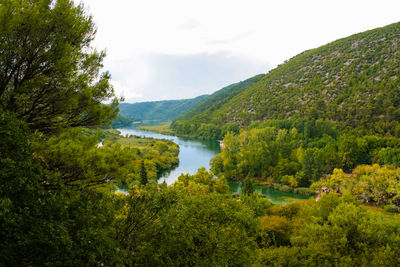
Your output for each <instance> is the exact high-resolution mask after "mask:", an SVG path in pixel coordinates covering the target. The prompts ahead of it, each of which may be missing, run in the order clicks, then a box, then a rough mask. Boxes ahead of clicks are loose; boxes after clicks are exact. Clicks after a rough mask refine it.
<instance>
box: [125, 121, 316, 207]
mask: <svg viewBox="0 0 400 267" xmlns="http://www.w3.org/2000/svg"><path fill="white" fill-rule="evenodd" d="M118 131H120V132H121V135H124V136H125V135H136V136H141V137H150V138H157V139H168V140H171V141H173V142H175V143H176V144H178V145H179V165H178V166H177V167H176V168H175V169H173V170H172V171H170V172H168V173H165V174H164V175H163V176H162V177H160V179H159V180H158V182H159V183H163V182H164V181H165V182H166V183H167V184H168V185H170V184H173V183H174V182H175V181H176V180H177V179H178V176H179V175H181V174H182V173H189V174H195V173H196V172H197V170H198V169H199V168H200V167H203V166H204V167H206V169H207V170H209V168H210V160H211V158H213V157H214V156H215V155H217V154H218V153H220V152H221V148H220V146H219V142H217V141H204V140H197V139H190V138H183V137H177V136H172V135H164V134H159V133H154V132H148V131H143V130H139V129H137V128H136V127H135V126H132V127H130V128H121V129H118ZM228 184H229V187H230V192H231V193H240V192H241V186H242V184H241V183H240V182H228ZM122 190H124V189H122ZM254 190H256V191H258V192H259V193H261V194H263V195H265V196H266V197H267V198H268V199H270V200H271V201H272V202H274V203H276V204H286V203H290V202H292V201H294V200H296V199H307V198H309V197H306V196H301V195H297V194H291V193H285V192H281V191H278V190H274V189H271V188H266V187H265V186H262V185H260V186H255V187H254ZM124 191H125V190H124Z"/></svg>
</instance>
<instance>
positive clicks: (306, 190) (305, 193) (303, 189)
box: [293, 187, 316, 196]
mask: <svg viewBox="0 0 400 267" xmlns="http://www.w3.org/2000/svg"><path fill="white" fill-rule="evenodd" d="M293 193H295V194H298V195H303V196H315V195H316V193H315V192H314V191H313V190H311V189H310V188H307V187H298V188H295V189H294V190H293Z"/></svg>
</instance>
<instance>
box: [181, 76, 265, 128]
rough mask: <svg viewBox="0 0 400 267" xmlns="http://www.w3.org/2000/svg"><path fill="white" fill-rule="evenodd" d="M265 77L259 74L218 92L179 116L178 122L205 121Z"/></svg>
mask: <svg viewBox="0 0 400 267" xmlns="http://www.w3.org/2000/svg"><path fill="white" fill-rule="evenodd" d="M263 76H264V74H259V75H256V76H254V77H252V78H250V79H247V80H245V81H241V82H238V83H234V84H231V85H228V86H226V87H224V88H222V89H220V90H218V91H217V92H215V93H213V94H212V95H210V96H208V97H206V98H204V99H203V100H202V101H201V102H200V103H199V104H198V105H197V106H195V107H194V108H192V109H190V110H189V111H188V112H186V113H184V114H182V115H181V116H179V117H178V118H177V120H189V119H191V120H194V121H204V118H207V117H209V116H210V115H211V114H212V113H213V112H214V110H217V109H218V108H220V107H222V106H223V105H224V104H225V103H227V102H228V101H229V100H231V99H232V98H233V97H234V96H236V95H237V94H238V93H240V92H241V91H242V89H243V88H245V87H246V86H249V85H251V84H253V83H255V82H258V81H259V80H260V79H261V78H262V77H263Z"/></svg>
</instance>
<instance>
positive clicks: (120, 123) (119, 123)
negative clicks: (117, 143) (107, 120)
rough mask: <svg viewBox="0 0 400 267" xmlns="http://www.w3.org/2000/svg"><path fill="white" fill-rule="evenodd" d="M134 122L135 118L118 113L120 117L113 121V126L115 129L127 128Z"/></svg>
mask: <svg viewBox="0 0 400 267" xmlns="http://www.w3.org/2000/svg"><path fill="white" fill-rule="evenodd" d="M133 122H134V119H132V118H130V117H127V116H124V115H121V114H118V117H117V118H116V119H114V120H113V121H112V124H111V127H112V128H113V129H117V128H126V127H129V126H132V123H133Z"/></svg>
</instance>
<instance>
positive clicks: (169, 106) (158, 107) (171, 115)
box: [119, 95, 208, 121]
mask: <svg viewBox="0 0 400 267" xmlns="http://www.w3.org/2000/svg"><path fill="white" fill-rule="evenodd" d="M207 97H208V95H202V96H198V97H196V98H192V99H183V100H165V101H151V102H139V103H133V104H130V103H120V104H119V110H120V114H122V115H123V116H127V117H130V118H132V119H135V120H157V121H169V120H173V119H175V118H176V117H178V116H179V115H181V114H183V113H185V112H187V111H188V110H190V109H192V108H193V107H195V106H196V105H197V104H199V103H200V102H201V101H202V100H204V99H205V98H207Z"/></svg>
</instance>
